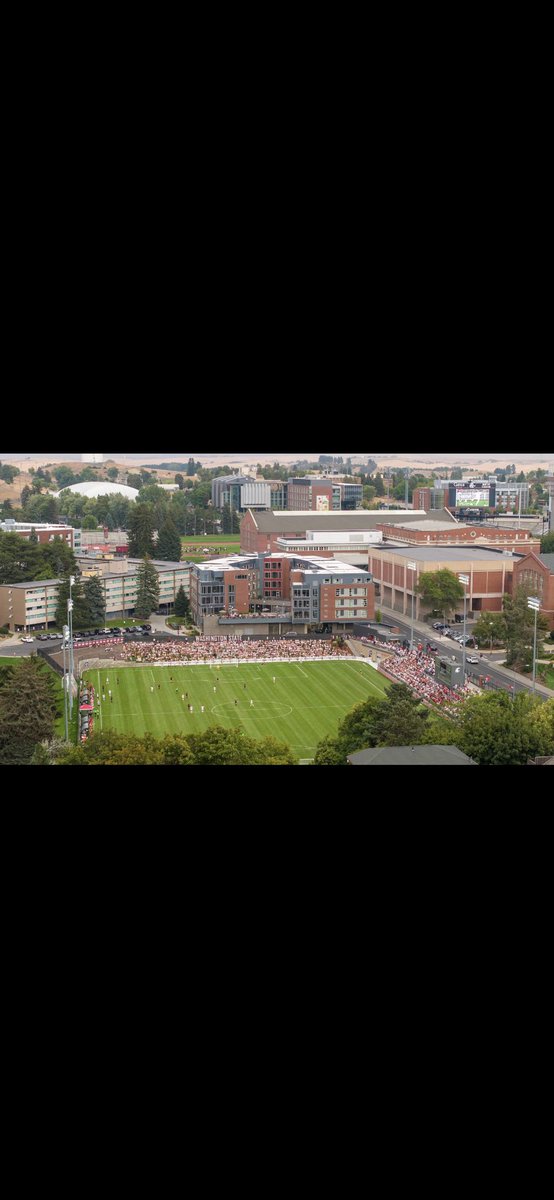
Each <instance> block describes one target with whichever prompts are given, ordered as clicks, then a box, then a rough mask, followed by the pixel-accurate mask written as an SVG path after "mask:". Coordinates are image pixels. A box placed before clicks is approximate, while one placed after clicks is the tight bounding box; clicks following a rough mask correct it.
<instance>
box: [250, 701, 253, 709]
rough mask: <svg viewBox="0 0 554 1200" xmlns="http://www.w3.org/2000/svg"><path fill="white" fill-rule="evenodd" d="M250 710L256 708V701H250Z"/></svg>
mask: <svg viewBox="0 0 554 1200" xmlns="http://www.w3.org/2000/svg"><path fill="white" fill-rule="evenodd" d="M250 708H254V701H253V700H251V701H250Z"/></svg>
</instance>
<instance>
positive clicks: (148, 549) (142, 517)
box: [128, 504, 154, 558]
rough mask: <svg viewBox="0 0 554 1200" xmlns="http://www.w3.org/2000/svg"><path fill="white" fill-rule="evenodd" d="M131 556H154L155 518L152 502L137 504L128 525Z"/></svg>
mask: <svg viewBox="0 0 554 1200" xmlns="http://www.w3.org/2000/svg"><path fill="white" fill-rule="evenodd" d="M128 532H129V557H130V558H145V557H146V556H147V555H148V556H149V557H150V558H153V556H154V538H153V536H152V535H153V533H154V519H153V516H152V508H151V505H150V504H135V506H134V509H133V511H132V512H131V519H130V522H129V526H128Z"/></svg>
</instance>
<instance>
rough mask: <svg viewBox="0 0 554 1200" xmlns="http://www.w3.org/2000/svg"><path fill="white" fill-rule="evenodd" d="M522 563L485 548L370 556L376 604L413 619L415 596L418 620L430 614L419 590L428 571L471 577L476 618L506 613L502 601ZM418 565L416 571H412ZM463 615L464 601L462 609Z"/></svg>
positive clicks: (386, 551) (470, 607)
mask: <svg viewBox="0 0 554 1200" xmlns="http://www.w3.org/2000/svg"><path fill="white" fill-rule="evenodd" d="M520 561H521V559H520V557H519V555H517V556H516V555H514V554H511V553H510V552H509V551H499V550H486V549H484V548H483V547H481V548H474V547H473V546H472V547H468V548H467V550H466V549H464V548H463V547H442V546H410V547H400V546H398V547H394V548H393V547H392V546H388V547H386V548H383V549H379V548H378V547H377V548H375V549H372V550H371V551H370V553H369V559H368V566H369V570H370V572H371V574H372V576H373V579H374V583H375V592H376V603H377V604H379V603H380V604H384V605H386V607H387V608H392V609H394V610H395V611H396V612H398V613H402V614H404V615H406V616H411V612H412V594H413V595H414V617H415V619H416V620H419V619H422V618H423V617H424V616H425V614H426V613H428V612H429V606H428V605H424V604H423V602H422V600H421V599H420V597H419V596H418V594H417V592H415V590H414V589H415V586H416V584H417V582H418V580H419V577H420V575H422V574H423V573H424V572H425V571H442V570H445V569H446V570H448V571H452V572H453V574H455V575H458V574H459V573H460V572H461V573H463V574H467V575H469V586H468V588H467V612H468V613H469V612H472V611H473V612H474V613H476V614H478V613H480V612H483V611H487V612H501V611H502V597H503V595H504V593H505V592H507V593H508V594H509V595H511V592H512V586H513V575H514V568H515V566H516V564H517V563H518V562H520ZM409 562H415V564H416V570H415V571H413V570H410V569H409V568H408V563H409ZM458 611H459V612H460V613H462V612H463V601H460V607H459V609H458Z"/></svg>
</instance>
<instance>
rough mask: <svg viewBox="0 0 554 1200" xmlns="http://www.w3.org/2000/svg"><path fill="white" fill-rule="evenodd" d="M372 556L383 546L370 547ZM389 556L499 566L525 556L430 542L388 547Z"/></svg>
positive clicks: (475, 547) (481, 547) (471, 544)
mask: <svg viewBox="0 0 554 1200" xmlns="http://www.w3.org/2000/svg"><path fill="white" fill-rule="evenodd" d="M369 550H370V552H371V554H378V553H379V551H380V550H383V545H382V544H378V545H377V546H369ZM386 553H387V554H397V555H398V556H399V558H415V559H416V561H419V562H426V561H427V560H428V559H431V560H432V561H433V562H436V561H438V559H441V560H443V559H445V560H446V561H447V562H448V561H450V562H467V561H468V560H471V562H488V563H491V564H492V563H498V565H499V566H501V565H502V563H503V562H514V561H518V562H519V560H520V558H524V557H525V554H524V553H520V554H512V553H511V552H509V553H508V552H506V553H504V551H502V550H492V549H491V550H486V549H485V548H484V547H483V546H474V545H473V543H470V544H468V547H467V549H465V548H464V547H463V546H441V544H440V542H430V543H429V545H427V546H387V547H386Z"/></svg>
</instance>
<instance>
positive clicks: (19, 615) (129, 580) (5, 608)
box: [0, 557, 191, 632]
mask: <svg viewBox="0 0 554 1200" xmlns="http://www.w3.org/2000/svg"><path fill="white" fill-rule="evenodd" d="M78 561H79V564H80V566H81V567H82V570H81V575H80V578H81V579H83V580H85V579H87V578H90V577H91V575H98V577H99V579H100V582H101V584H102V590H103V592H104V605H105V611H106V620H110V619H115V618H117V617H130V616H132V615H133V613H134V611H135V604H136V598H137V568H138V566H139V564H140V562H141V561H142V560H141V559H138V558H135V559H129V560H127V561H123V560H121V559H118V560H111V559H102V560H98V561H96V562H94V560H91V559H89V558H88V557H87V558H83V557H81V558H80V559H79V560H78ZM153 566H155V568H156V570H157V572H158V578H159V583H160V603H159V609H158V611H159V612H161V613H170V612H173V608H174V605H175V597H176V595H177V592H178V590H179V587H180V586H181V584H182V585H183V589H184V592H185V595H188V594H189V591H190V584H189V580H190V571H191V567H190V563H170V562H165V561H161V560H159V561H157V562H154V563H153ZM60 582H61V581H60V580H59V579H40V580H31V581H29V582H25V583H4V584H0V625H8V626H9V628H10V629H11V630H12V631H14V632H17V631H24V630H28V629H30V630H33V629H35V630H40V629H47V628H48V627H49V626H53V625H54V622H55V614H56V605H57V602H58V591H59V586H60Z"/></svg>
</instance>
